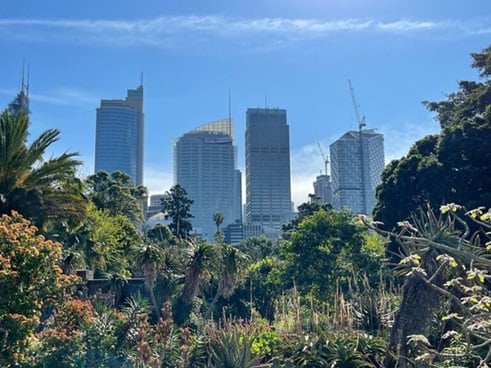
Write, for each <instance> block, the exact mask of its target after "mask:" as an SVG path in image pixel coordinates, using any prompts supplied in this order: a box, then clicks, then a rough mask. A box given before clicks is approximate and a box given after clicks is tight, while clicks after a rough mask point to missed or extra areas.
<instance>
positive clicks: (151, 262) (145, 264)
mask: <svg viewBox="0 0 491 368" xmlns="http://www.w3.org/2000/svg"><path fill="white" fill-rule="evenodd" d="M164 261H165V255H164V253H163V251H162V249H160V248H159V247H158V246H156V245H155V244H152V243H149V244H143V245H142V246H141V248H140V250H139V252H138V254H137V256H136V264H137V266H138V267H139V268H141V270H142V271H143V275H144V276H145V284H146V286H147V290H148V292H149V294H150V300H151V301H152V306H153V311H154V314H155V316H157V318H158V317H160V316H161V313H160V306H159V305H158V304H157V300H156V298H155V292H154V289H155V281H156V280H157V273H158V271H159V269H160V268H162V266H163V265H164Z"/></svg>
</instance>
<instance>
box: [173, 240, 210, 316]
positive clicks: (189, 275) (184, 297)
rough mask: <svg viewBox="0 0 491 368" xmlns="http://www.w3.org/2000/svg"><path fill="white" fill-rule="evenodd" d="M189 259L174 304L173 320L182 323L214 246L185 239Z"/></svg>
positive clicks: (189, 308)
mask: <svg viewBox="0 0 491 368" xmlns="http://www.w3.org/2000/svg"><path fill="white" fill-rule="evenodd" d="M187 243H188V245H189V250H190V252H191V254H192V255H191V259H190V262H189V264H188V268H187V272H186V279H185V281H184V288H183V290H182V293H181V295H180V296H179V298H178V300H177V301H176V304H175V305H174V313H173V314H174V317H175V318H174V320H175V321H176V323H177V324H179V325H181V324H183V323H184V322H185V321H186V319H187V318H188V316H189V313H191V309H192V306H193V300H194V297H195V296H196V294H197V293H198V289H199V286H200V282H201V280H202V278H203V275H204V274H205V273H206V272H207V270H208V264H209V262H210V260H211V259H212V258H213V255H214V247H213V246H212V245H211V244H209V243H206V242H203V241H196V240H190V239H188V240H187Z"/></svg>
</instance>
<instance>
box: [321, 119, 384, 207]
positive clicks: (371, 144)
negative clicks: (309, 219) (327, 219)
mask: <svg viewBox="0 0 491 368" xmlns="http://www.w3.org/2000/svg"><path fill="white" fill-rule="evenodd" d="M330 156H331V180H332V199H333V201H332V204H333V207H334V208H335V209H341V208H343V207H347V208H349V209H350V210H352V211H353V212H355V213H360V214H371V213H372V210H373V208H374V206H375V203H376V197H375V189H376V187H377V185H378V184H379V183H380V180H381V174H382V171H383V169H384V137H383V135H382V134H380V133H376V132H375V130H374V129H367V130H361V134H360V131H353V130H350V131H348V132H346V133H345V134H343V135H342V136H341V137H340V138H339V139H338V140H336V141H335V142H334V143H332V144H331V145H330Z"/></svg>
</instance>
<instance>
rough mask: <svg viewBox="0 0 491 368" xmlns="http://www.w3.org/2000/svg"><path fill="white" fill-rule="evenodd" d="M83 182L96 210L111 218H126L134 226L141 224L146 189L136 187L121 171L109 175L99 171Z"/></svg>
mask: <svg viewBox="0 0 491 368" xmlns="http://www.w3.org/2000/svg"><path fill="white" fill-rule="evenodd" d="M85 181H86V185H87V188H88V190H89V195H88V197H89V199H90V200H91V201H92V202H93V203H94V204H95V206H96V207H97V208H98V209H100V210H102V209H104V210H107V211H108V212H109V213H110V214H111V215H113V216H115V215H123V216H126V217H127V218H128V219H130V221H132V222H133V223H135V224H141V223H142V222H143V208H142V202H143V201H144V200H145V199H146V198H147V189H146V188H145V187H144V186H143V185H139V186H136V185H135V183H134V182H133V181H132V180H131V178H130V176H129V175H127V174H125V173H123V172H121V171H115V172H113V173H111V174H110V175H109V174H108V173H107V172H105V171H99V172H97V173H95V174H94V175H90V176H89V177H87V179H86V180H85Z"/></svg>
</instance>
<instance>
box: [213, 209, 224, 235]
mask: <svg viewBox="0 0 491 368" xmlns="http://www.w3.org/2000/svg"><path fill="white" fill-rule="evenodd" d="M223 220H225V217H224V216H223V213H221V212H215V213H214V214H213V222H214V223H215V226H216V227H217V233H218V232H219V231H220V226H222V224H223Z"/></svg>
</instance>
